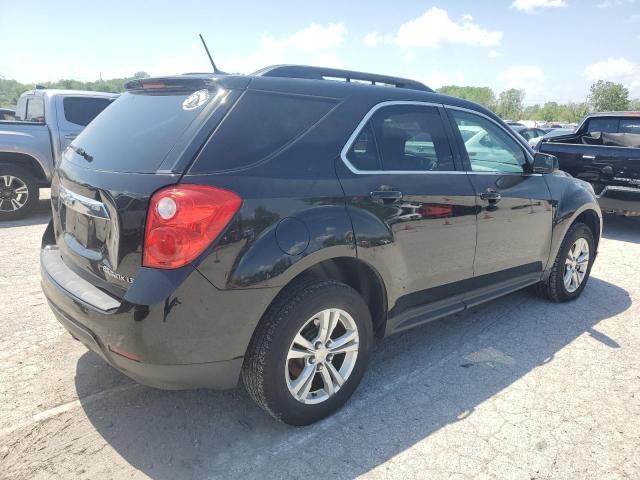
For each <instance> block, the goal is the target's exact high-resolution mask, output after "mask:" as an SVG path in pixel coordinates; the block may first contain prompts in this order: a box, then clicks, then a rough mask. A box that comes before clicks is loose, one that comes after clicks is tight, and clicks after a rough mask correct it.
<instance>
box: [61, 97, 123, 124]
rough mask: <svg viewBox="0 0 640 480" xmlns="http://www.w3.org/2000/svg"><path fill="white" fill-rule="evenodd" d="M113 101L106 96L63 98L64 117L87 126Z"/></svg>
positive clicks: (68, 120)
mask: <svg viewBox="0 0 640 480" xmlns="http://www.w3.org/2000/svg"><path fill="white" fill-rule="evenodd" d="M111 101H112V100H108V99H106V98H88V97H66V98H64V99H63V100H62V105H63V107H64V118H65V119H66V120H67V122H71V123H75V124H76V125H82V126H83V127H85V126H87V125H89V123H90V122H91V120H93V119H94V118H96V117H97V116H98V114H99V113H100V112H102V111H103V110H104V109H105V108H107V107H108V106H109V104H110V103H111Z"/></svg>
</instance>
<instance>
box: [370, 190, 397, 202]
mask: <svg viewBox="0 0 640 480" xmlns="http://www.w3.org/2000/svg"><path fill="white" fill-rule="evenodd" d="M369 197H371V199H372V200H382V201H383V202H387V203H393V202H397V201H398V200H401V199H402V192H399V191H398V190H374V191H373V192H371V193H369Z"/></svg>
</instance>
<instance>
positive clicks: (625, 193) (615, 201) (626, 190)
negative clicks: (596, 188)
mask: <svg viewBox="0 0 640 480" xmlns="http://www.w3.org/2000/svg"><path fill="white" fill-rule="evenodd" d="M598 203H599V204H600V209H601V210H603V211H605V212H615V213H621V214H624V215H640V188H633V187H617V186H609V187H605V189H604V190H603V191H602V192H601V193H600V195H598Z"/></svg>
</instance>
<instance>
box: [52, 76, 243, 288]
mask: <svg viewBox="0 0 640 480" xmlns="http://www.w3.org/2000/svg"><path fill="white" fill-rule="evenodd" d="M175 79H177V80H175ZM190 80H193V81H190ZM144 82H146V85H145V83H144ZM239 95H240V92H239V91H237V90H229V89H223V88H221V87H220V86H219V85H218V84H216V83H215V82H211V81H204V80H202V79H188V78H187V79H185V78H181V77H174V80H172V79H150V80H147V81H144V80H143V81H142V82H138V84H136V85H134V88H133V89H132V90H130V91H128V92H126V93H124V94H123V95H122V96H120V98H118V100H116V101H115V102H114V103H113V104H112V105H111V106H110V107H109V108H107V109H105V111H104V112H102V113H101V114H100V115H98V117H96V119H95V120H94V121H93V122H91V123H90V124H89V126H88V127H87V128H86V129H85V130H84V131H83V132H82V133H81V134H80V135H79V136H78V137H77V138H76V139H75V140H74V141H73V142H72V143H71V145H70V147H69V148H68V149H67V150H66V151H65V152H64V155H63V158H62V162H61V163H60V165H59V167H58V168H57V170H56V173H55V175H54V178H53V182H52V187H51V201H52V205H53V223H54V233H55V241H56V244H57V246H58V248H59V252H60V255H61V257H62V260H63V262H64V263H65V264H66V265H67V266H68V267H69V268H71V269H72V270H73V271H75V272H76V273H77V274H78V275H80V276H81V277H83V278H85V279H86V280H88V281H90V282H91V283H92V284H94V285H96V286H98V287H99V288H102V289H103V290H106V291H108V292H110V293H111V294H113V295H115V296H117V297H119V298H122V297H124V295H125V293H126V291H127V290H128V288H129V287H130V286H131V284H132V283H133V281H134V280H135V277H136V275H137V273H138V270H139V269H140V267H141V264H142V247H143V240H144V227H145V219H146V215H147V208H148V204H149V199H150V197H151V195H152V194H153V193H154V192H155V191H156V190H158V189H160V188H162V187H164V186H167V185H171V184H175V183H177V182H178V181H179V179H180V177H181V176H182V173H183V172H184V171H185V170H186V168H187V167H188V165H189V163H190V162H191V160H192V159H193V158H194V156H195V154H196V153H197V151H198V149H199V148H200V146H201V145H202V144H203V142H204V141H205V139H206V138H207V137H208V135H209V134H210V132H211V131H212V130H213V128H215V125H216V124H217V123H218V122H219V121H220V120H221V119H222V117H223V116H224V114H225V112H226V111H227V110H228V108H229V107H230V105H232V104H233V103H234V102H235V100H236V99H237V98H238V96H239Z"/></svg>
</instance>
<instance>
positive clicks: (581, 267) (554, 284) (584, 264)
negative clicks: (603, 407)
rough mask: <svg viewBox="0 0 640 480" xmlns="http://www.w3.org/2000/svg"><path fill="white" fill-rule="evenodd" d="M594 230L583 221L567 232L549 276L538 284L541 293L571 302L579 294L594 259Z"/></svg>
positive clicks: (551, 297) (556, 300) (556, 299)
mask: <svg viewBox="0 0 640 480" xmlns="http://www.w3.org/2000/svg"><path fill="white" fill-rule="evenodd" d="M595 253H596V252H595V240H594V238H593V232H591V229H590V228H589V227H588V226H587V225H585V224H584V223H575V224H573V225H572V226H571V227H570V228H569V231H567V233H566V235H565V237H564V240H563V241H562V245H561V246H560V250H559V251H558V255H557V256H556V259H555V261H554V263H553V266H552V267H551V273H550V275H549V278H548V279H547V280H546V281H544V282H542V283H540V284H539V285H538V292H539V293H540V294H542V296H544V297H546V298H548V299H549V300H553V301H554V302H568V301H571V300H575V299H576V298H578V297H579V296H580V294H581V293H582V291H583V290H584V288H585V286H586V285H587V280H589V275H590V273H591V267H592V265H593V261H594V259H595Z"/></svg>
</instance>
